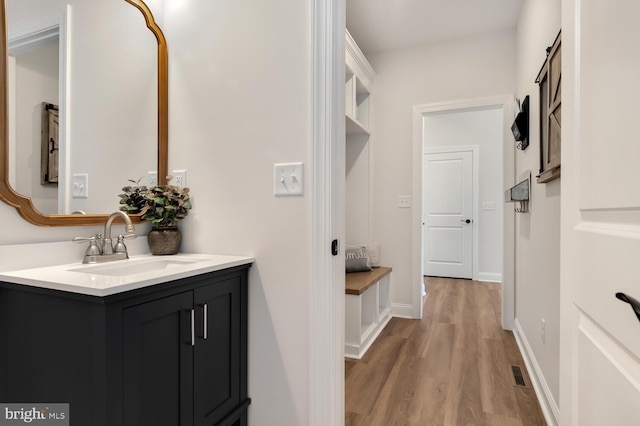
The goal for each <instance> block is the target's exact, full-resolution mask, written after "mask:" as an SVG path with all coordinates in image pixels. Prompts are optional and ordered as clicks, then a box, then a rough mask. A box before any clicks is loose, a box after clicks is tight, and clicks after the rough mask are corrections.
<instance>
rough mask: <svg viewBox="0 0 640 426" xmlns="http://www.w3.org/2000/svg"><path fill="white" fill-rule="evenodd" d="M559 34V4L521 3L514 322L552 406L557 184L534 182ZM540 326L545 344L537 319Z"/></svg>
mask: <svg viewBox="0 0 640 426" xmlns="http://www.w3.org/2000/svg"><path fill="white" fill-rule="evenodd" d="M559 30H560V1H558V0H526V1H525V2H524V5H523V8H522V11H521V14H520V20H519V24H518V49H517V52H518V72H517V76H518V81H517V84H518V90H517V96H518V97H519V98H521V99H522V98H524V96H525V95H529V96H530V111H531V112H530V125H529V129H530V136H529V139H530V145H529V147H528V148H527V149H526V150H525V151H517V152H516V172H515V175H516V177H517V176H518V175H519V174H520V173H522V172H524V171H526V170H531V172H532V175H533V181H534V183H532V185H531V188H532V191H531V202H530V204H529V209H530V213H527V214H518V215H516V229H515V234H516V255H515V258H516V267H515V271H516V277H515V285H516V320H517V322H518V323H519V325H520V327H521V329H522V332H523V334H524V338H525V339H526V341H527V342H528V345H529V346H530V349H531V351H532V354H531V355H532V356H533V358H534V360H535V362H536V363H537V364H538V366H539V369H540V372H541V373H542V380H543V381H544V382H546V385H543V386H547V387H548V390H549V392H550V393H551V395H552V404H555V405H556V406H557V404H558V392H559V381H558V380H559V379H558V378H559V350H560V349H559V326H560V324H559V321H560V300H559V299H560V180H556V181H553V182H550V183H547V184H537V183H535V175H537V174H538V173H539V169H540V149H539V148H540V147H539V143H540V142H539V141H540V131H539V123H540V120H539V116H538V114H539V93H538V90H539V89H538V85H537V84H535V79H536V76H537V75H538V72H539V71H540V68H541V67H542V64H543V63H544V60H545V57H546V54H545V49H546V48H547V47H548V46H550V45H551V44H552V43H553V41H554V39H555V37H556V35H557V34H558V31H559ZM542 318H544V320H545V322H546V338H545V340H546V343H543V341H542V338H541V332H540V329H541V320H542Z"/></svg>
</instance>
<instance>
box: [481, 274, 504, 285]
mask: <svg viewBox="0 0 640 426" xmlns="http://www.w3.org/2000/svg"><path fill="white" fill-rule="evenodd" d="M476 279H477V280H478V281H486V282H490V283H502V274H496V273H493V272H478V278H476Z"/></svg>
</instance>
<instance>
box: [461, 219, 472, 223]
mask: <svg viewBox="0 0 640 426" xmlns="http://www.w3.org/2000/svg"><path fill="white" fill-rule="evenodd" d="M460 222H464V223H471V219H460Z"/></svg>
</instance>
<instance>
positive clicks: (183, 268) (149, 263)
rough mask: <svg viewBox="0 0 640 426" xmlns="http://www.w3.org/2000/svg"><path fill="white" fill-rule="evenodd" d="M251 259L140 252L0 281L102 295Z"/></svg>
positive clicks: (5, 275)
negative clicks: (113, 259) (129, 255)
mask: <svg viewBox="0 0 640 426" xmlns="http://www.w3.org/2000/svg"><path fill="white" fill-rule="evenodd" d="M253 261H254V259H253V258H252V257H244V256H226V255H217V254H182V253H181V254H176V255H173V256H153V255H141V256H133V257H131V258H130V259H126V260H115V261H112V262H107V263H100V264H88V265H83V264H79V263H73V264H68V265H57V266H47V267H44V268H31V269H22V270H19V271H9V272H2V273H0V281H4V282H9V283H14V284H22V285H28V286H32V287H41V288H48V289H53V290H62V291H68V292H73V293H80V294H87V295H91V296H103V297H104V296H109V295H113V294H117V293H122V292H124V291H129V290H134V289H138V288H143V287H147V286H150V285H154V284H160V283H164V282H167V281H172V280H176V279H181V278H187V277H191V276H195V275H200V274H204V273H206V272H212V271H219V270H222V269H227V268H232V267H234V266H240V265H246V264H250V263H253Z"/></svg>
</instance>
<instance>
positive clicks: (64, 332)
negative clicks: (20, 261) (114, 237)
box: [0, 254, 253, 426]
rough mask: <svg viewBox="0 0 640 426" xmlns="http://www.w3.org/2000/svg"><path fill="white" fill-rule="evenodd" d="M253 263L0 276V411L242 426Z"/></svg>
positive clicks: (154, 263) (205, 260)
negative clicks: (4, 406) (37, 406)
mask: <svg viewBox="0 0 640 426" xmlns="http://www.w3.org/2000/svg"><path fill="white" fill-rule="evenodd" d="M252 262H253V259H252V258H245V257H235V256H210V255H182V254H181V255H176V256H139V257H137V258H135V259H129V260H126V261H118V262H112V264H113V265H111V264H109V265H107V264H104V265H80V264H75V265H67V266H64V267H60V266H56V267H47V268H38V269H31V270H22V271H13V272H5V273H0V341H1V342H2V350H0V401H2V402H16V403H18V402H19V403H25V404H28V403H29V402H38V403H69V404H70V419H71V423H70V424H71V425H74V426H85V425H92V426H103V425H104V426H106V425H109V426H119V425H124V426H143V425H153V426H163V425H166V426H177V425H203V426H204V425H234V426H241V425H246V424H247V407H248V405H249V403H250V399H249V397H248V393H247V291H248V283H247V281H248V278H247V277H248V269H249V267H250V266H251V263H252Z"/></svg>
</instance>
